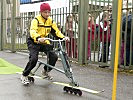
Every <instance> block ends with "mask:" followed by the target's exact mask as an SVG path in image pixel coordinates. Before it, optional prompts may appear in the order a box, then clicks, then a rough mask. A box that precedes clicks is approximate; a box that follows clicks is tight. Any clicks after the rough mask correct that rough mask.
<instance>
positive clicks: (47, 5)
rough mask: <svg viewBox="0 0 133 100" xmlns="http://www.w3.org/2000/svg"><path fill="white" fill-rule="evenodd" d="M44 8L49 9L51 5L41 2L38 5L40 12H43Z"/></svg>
mask: <svg viewBox="0 0 133 100" xmlns="http://www.w3.org/2000/svg"><path fill="white" fill-rule="evenodd" d="M45 10H48V11H51V7H50V5H49V4H48V3H42V4H41V5H40V12H43V11H45Z"/></svg>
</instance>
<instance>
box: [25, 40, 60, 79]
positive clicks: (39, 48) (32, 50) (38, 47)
mask: <svg viewBox="0 0 133 100" xmlns="http://www.w3.org/2000/svg"><path fill="white" fill-rule="evenodd" d="M27 46H28V49H29V62H28V63H27V65H26V67H25V69H24V71H23V75H24V76H28V75H29V73H30V71H31V70H32V69H33V68H34V67H35V66H36V63H37V61H38V54H39V52H44V53H45V54H47V55H48V54H49V62H48V63H49V64H50V65H52V66H55V63H56V61H57V59H58V56H57V55H56V54H55V52H52V51H51V50H52V49H53V46H52V45H49V44H45V45H44V44H36V43H34V42H33V40H32V39H31V38H29V39H28V42H27ZM44 70H46V71H51V70H52V68H49V67H47V66H44Z"/></svg>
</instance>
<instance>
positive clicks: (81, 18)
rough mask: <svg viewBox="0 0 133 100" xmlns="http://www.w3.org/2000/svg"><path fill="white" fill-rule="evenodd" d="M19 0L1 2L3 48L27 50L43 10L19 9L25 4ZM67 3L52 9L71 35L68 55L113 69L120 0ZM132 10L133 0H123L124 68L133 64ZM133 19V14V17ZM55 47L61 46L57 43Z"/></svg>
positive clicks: (68, 0) (62, 28)
mask: <svg viewBox="0 0 133 100" xmlns="http://www.w3.org/2000/svg"><path fill="white" fill-rule="evenodd" d="M18 1H19V0H14V1H13V2H12V3H13V6H11V4H7V2H6V1H1V2H0V3H1V8H2V9H1V17H0V18H1V27H0V29H1V38H0V44H1V45H0V49H1V50H5V49H8V50H11V51H12V52H15V51H27V45H26V41H27V37H28V35H29V29H30V22H31V20H32V19H33V18H34V17H35V16H36V15H37V14H39V12H38V11H34V10H33V11H31V12H23V13H22V12H21V13H20V12H17V10H15V9H18V8H19V7H20V6H21V5H24V4H20V5H19V2H18ZM65 2H66V6H65V7H57V8H54V9H52V11H51V17H52V19H53V20H54V21H55V22H56V23H57V26H58V28H59V29H60V31H61V32H62V33H63V34H64V35H66V36H68V37H70V42H66V43H64V44H63V45H64V49H65V50H66V52H67V54H68V56H69V57H70V58H72V59H73V60H77V61H78V62H79V63H80V64H87V63H89V64H92V63H93V64H97V65H99V66H103V67H107V66H111V67H112V68H113V66H114V58H115V56H114V55H115V41H116V39H115V38H116V25H117V23H116V22H117V19H116V18H117V10H116V9H117V7H116V5H117V3H116V1H115V0H114V1H113V0H66V1H65ZM28 4H29V3H28ZM14 5H17V6H14ZM38 7H39V6H38ZM5 8H7V9H5ZM132 10H133V3H132V0H127V1H125V0H123V9H122V13H123V14H122V15H123V16H126V17H125V20H126V21H125V24H124V25H121V26H123V27H121V42H120V43H121V44H120V51H119V52H120V53H119V65H120V67H122V68H132V67H133V63H132V62H133V28H132V27H133V21H132V22H131V24H130V25H128V23H129V22H128V19H129V17H128V16H129V14H131V15H133V12H132ZM123 18H124V17H123ZM132 18H133V16H131V19H132ZM122 22H123V19H122ZM129 26H131V30H128V28H127V27H129ZM124 27H125V28H124ZM129 33H130V34H129ZM55 47H57V46H56V45H55Z"/></svg>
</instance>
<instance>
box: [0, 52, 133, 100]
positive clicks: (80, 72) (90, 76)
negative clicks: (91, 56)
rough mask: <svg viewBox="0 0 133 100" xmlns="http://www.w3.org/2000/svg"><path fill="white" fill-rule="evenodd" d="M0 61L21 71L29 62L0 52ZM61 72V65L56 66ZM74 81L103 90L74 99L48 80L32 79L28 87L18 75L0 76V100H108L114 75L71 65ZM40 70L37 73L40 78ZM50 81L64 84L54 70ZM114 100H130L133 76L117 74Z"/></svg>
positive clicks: (23, 58) (103, 70)
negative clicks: (0, 59) (20, 68)
mask: <svg viewBox="0 0 133 100" xmlns="http://www.w3.org/2000/svg"><path fill="white" fill-rule="evenodd" d="M0 58H2V59H4V60H6V61H8V62H10V63H12V64H15V65H17V66H19V67H22V68H24V67H25V65H26V63H27V61H28V54H24V53H11V52H9V51H0ZM39 59H42V58H39ZM44 61H46V59H44ZM56 66H57V67H58V68H62V64H61V61H58V62H57V63H56ZM72 69H73V73H74V78H75V80H76V81H77V82H78V83H79V85H80V86H82V87H86V88H89V89H92V90H103V89H104V90H105V92H103V93H100V94H91V93H87V92H83V95H82V96H81V97H80V96H76V95H73V94H68V93H65V92H63V86H60V85H55V84H53V83H51V82H49V81H48V80H41V79H35V83H33V84H30V85H29V86H24V85H22V84H21V81H20V75H19V74H11V75H0V100H111V97H112V83H113V72H111V71H110V70H108V69H101V68H98V67H96V66H94V65H88V66H80V65H78V64H74V63H72ZM41 70H42V68H40V69H39V70H38V72H37V73H38V74H40V72H41ZM51 75H52V76H53V77H54V79H53V81H59V82H66V83H68V82H69V80H68V79H67V78H66V76H65V75H63V74H62V73H59V72H57V71H55V70H52V71H51ZM117 83H118V84H117V100H133V75H130V74H129V75H128V74H123V73H120V74H118V82H117Z"/></svg>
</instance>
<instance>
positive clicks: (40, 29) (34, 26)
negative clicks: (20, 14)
mask: <svg viewBox="0 0 133 100" xmlns="http://www.w3.org/2000/svg"><path fill="white" fill-rule="evenodd" d="M49 33H51V34H52V35H53V36H54V37H56V38H61V39H62V38H64V35H63V34H62V33H61V32H60V30H59V29H58V27H57V25H56V23H55V22H53V21H52V18H50V17H48V19H44V18H43V17H42V16H41V15H38V16H36V18H34V19H33V20H32V22H31V27H30V37H31V38H32V39H33V40H34V42H35V43H37V40H38V38H40V37H41V38H42V37H44V38H45V37H46V36H48V35H49ZM44 43H45V44H50V42H49V41H48V40H46V41H44Z"/></svg>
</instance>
